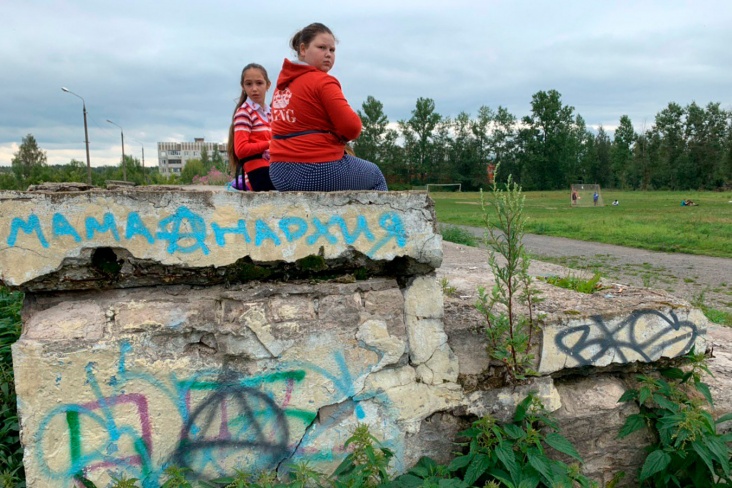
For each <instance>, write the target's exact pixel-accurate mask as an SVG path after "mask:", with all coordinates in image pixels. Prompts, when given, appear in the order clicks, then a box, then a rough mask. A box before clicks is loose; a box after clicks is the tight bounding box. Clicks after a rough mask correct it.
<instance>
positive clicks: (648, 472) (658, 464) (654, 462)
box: [639, 449, 671, 481]
mask: <svg viewBox="0 0 732 488" xmlns="http://www.w3.org/2000/svg"><path fill="white" fill-rule="evenodd" d="M670 462H671V456H669V455H668V454H667V453H665V452H664V451H663V450H661V449H657V450H655V451H653V452H652V453H650V454H649V455H648V457H647V458H646V461H645V462H644V463H643V468H641V474H640V477H639V481H643V480H646V479H648V478H650V477H651V476H653V475H654V474H656V473H659V472H661V471H663V470H664V469H666V467H667V466H668V465H669V463H670Z"/></svg>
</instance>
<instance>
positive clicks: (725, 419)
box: [715, 413, 732, 424]
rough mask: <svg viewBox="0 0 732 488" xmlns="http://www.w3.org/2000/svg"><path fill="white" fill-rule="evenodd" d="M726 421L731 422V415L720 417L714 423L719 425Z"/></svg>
mask: <svg viewBox="0 0 732 488" xmlns="http://www.w3.org/2000/svg"><path fill="white" fill-rule="evenodd" d="M728 420H732V413H728V414H726V415H722V416H721V417H719V418H718V419H717V420H715V423H717V424H721V423H722V422H727V421H728Z"/></svg>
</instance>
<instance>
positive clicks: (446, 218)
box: [430, 191, 732, 258]
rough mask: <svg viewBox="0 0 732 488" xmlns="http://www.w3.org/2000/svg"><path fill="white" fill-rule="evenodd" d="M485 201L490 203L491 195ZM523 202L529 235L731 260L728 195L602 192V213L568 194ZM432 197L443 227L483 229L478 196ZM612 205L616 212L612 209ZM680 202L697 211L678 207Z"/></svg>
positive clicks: (539, 195)
mask: <svg viewBox="0 0 732 488" xmlns="http://www.w3.org/2000/svg"><path fill="white" fill-rule="evenodd" d="M486 196H487V197H488V199H490V198H491V194H490V192H487V194H486ZM524 196H525V197H526V204H525V213H526V216H527V217H528V219H527V223H526V232H527V233H531V234H543V235H550V236H558V237H568V238H571V239H579V240H583V241H594V242H603V243H608V244H617V245H621V246H629V247H636V248H641V249H649V250H653V251H665V252H678V253H687V254H702V255H706V256H717V257H724V258H732V192H661V191H657V192H622V191H603V192H602V199H603V202H604V203H605V205H604V206H601V207H593V206H591V205H592V203H591V202H589V206H577V207H572V206H571V205H570V198H569V191H544V192H525V193H524ZM430 197H432V199H433V200H434V201H435V209H436V212H437V220H438V221H439V222H440V223H441V224H454V225H469V226H475V227H482V226H483V221H482V214H481V209H480V193H468V192H463V193H451V192H430ZM585 198H586V199H591V196H586V197H585ZM615 199H617V200H619V201H620V205H619V206H617V207H615V206H612V205H610V203H611V202H612V201H613V200H615ZM683 199H691V200H693V201H694V202H695V203H697V204H698V206H695V207H682V206H681V200H683ZM586 201H587V200H585V201H583V202H582V203H585V202H586Z"/></svg>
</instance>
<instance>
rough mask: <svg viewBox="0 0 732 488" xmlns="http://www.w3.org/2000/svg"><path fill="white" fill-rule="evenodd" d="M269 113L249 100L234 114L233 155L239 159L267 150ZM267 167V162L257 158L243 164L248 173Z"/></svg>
mask: <svg viewBox="0 0 732 488" xmlns="http://www.w3.org/2000/svg"><path fill="white" fill-rule="evenodd" d="M270 120H271V112H270V108H269V107H262V106H261V105H259V104H258V103H256V102H253V101H251V100H247V101H245V102H244V103H243V104H242V105H241V107H239V110H237V111H236V113H235V114H234V153H235V154H236V157H237V158H239V159H245V158H249V157H252V156H255V155H257V154H261V153H263V152H264V151H266V150H267V149H269V141H270V140H271V139H272V131H271V129H270ZM266 166H269V161H267V160H265V159H262V158H257V159H253V160H251V161H247V162H246V163H244V171H246V172H250V171H254V170H256V169H259V168H264V167H266Z"/></svg>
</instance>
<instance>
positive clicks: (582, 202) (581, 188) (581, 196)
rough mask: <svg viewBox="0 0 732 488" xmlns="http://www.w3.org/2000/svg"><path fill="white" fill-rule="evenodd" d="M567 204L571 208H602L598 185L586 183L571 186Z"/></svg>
mask: <svg viewBox="0 0 732 488" xmlns="http://www.w3.org/2000/svg"><path fill="white" fill-rule="evenodd" d="M569 204H570V205H572V206H573V207H604V206H605V203H604V202H603V201H602V191H600V185H596V184H587V183H577V184H575V185H572V188H571V191H570V194H569Z"/></svg>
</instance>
